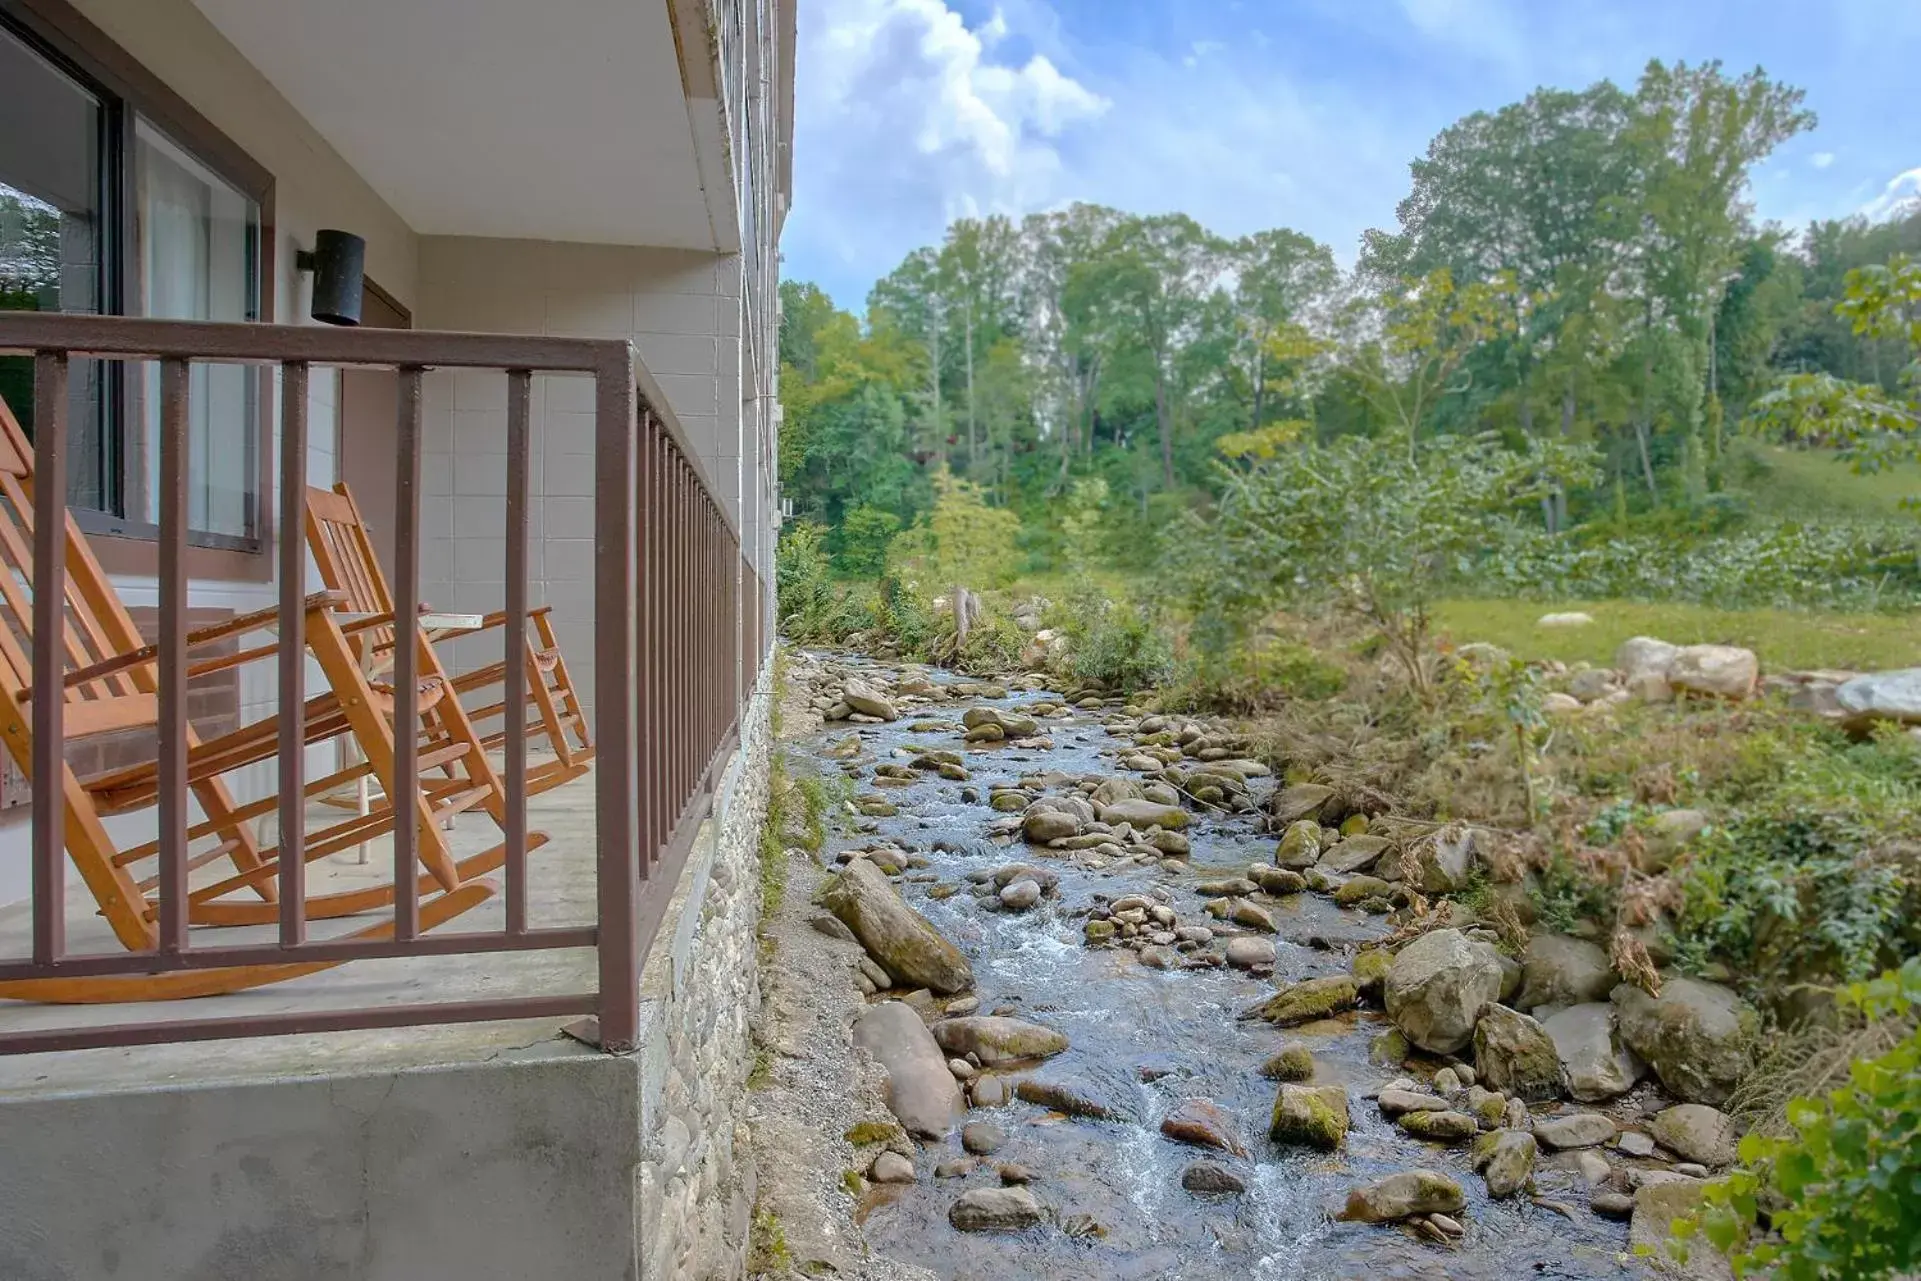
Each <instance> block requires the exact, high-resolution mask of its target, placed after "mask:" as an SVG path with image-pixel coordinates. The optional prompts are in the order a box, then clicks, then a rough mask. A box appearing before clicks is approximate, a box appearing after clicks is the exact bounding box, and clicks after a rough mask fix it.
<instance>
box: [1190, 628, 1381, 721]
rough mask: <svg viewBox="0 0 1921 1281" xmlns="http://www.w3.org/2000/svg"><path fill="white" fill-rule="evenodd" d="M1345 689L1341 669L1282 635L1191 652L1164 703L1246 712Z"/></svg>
mask: <svg viewBox="0 0 1921 1281" xmlns="http://www.w3.org/2000/svg"><path fill="white" fill-rule="evenodd" d="M1346 688H1347V671H1346V670H1345V669H1344V668H1342V667H1341V666H1339V665H1338V664H1336V663H1333V662H1330V661H1329V660H1327V659H1326V658H1323V657H1322V656H1321V654H1320V653H1319V651H1317V650H1316V649H1314V648H1313V647H1312V646H1311V645H1304V644H1302V643H1301V642H1300V641H1297V640H1294V639H1293V638H1292V637H1285V636H1283V637H1276V638H1274V639H1271V640H1268V641H1265V642H1260V643H1256V644H1250V645H1244V646H1236V647H1235V648H1233V649H1232V650H1229V651H1228V652H1227V653H1225V654H1198V655H1196V656H1195V657H1194V658H1193V659H1191V660H1190V661H1189V662H1188V663H1187V664H1186V665H1185V666H1184V668H1183V670H1182V672H1181V678H1180V681H1179V683H1178V684H1177V685H1176V686H1175V687H1174V688H1173V689H1172V690H1170V691H1169V693H1168V696H1167V698H1166V700H1165V701H1166V702H1167V703H1168V705H1169V706H1172V707H1178V708H1182V709H1192V710H1195V711H1202V710H1206V711H1215V712H1226V713H1249V712H1258V711H1264V710H1267V709H1270V708H1273V707H1277V706H1279V705H1280V704H1281V703H1283V702H1286V701H1289V700H1292V699H1305V700H1307V701H1308V702H1317V703H1318V702H1323V701H1325V700H1327V699H1330V698H1333V697H1334V696H1335V695H1336V694H1339V693H1340V692H1341V691H1342V690H1344V689H1346Z"/></svg>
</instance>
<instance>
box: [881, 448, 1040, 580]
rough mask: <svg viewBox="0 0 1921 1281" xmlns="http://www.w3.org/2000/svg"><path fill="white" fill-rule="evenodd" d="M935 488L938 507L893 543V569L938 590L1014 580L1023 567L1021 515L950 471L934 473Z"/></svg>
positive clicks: (890, 565)
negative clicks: (995, 504) (1018, 542)
mask: <svg viewBox="0 0 1921 1281" xmlns="http://www.w3.org/2000/svg"><path fill="white" fill-rule="evenodd" d="M934 488H935V490H936V491H937V492H938V494H939V497H938V498H937V499H936V500H935V503H934V510H933V511H932V512H930V513H929V514H928V515H927V516H926V517H924V518H923V519H922V520H921V521H919V522H917V523H916V524H915V526H914V527H913V528H912V529H909V530H906V531H905V532H903V533H902V534H901V535H900V536H899V537H897V538H895V539H894V541H893V542H892V543H891V544H890V545H889V546H888V549H887V568H888V572H889V573H890V574H893V575H895V576H897V577H900V578H902V579H904V580H907V581H909V582H919V583H920V584H921V585H922V586H923V587H924V588H926V589H928V590H932V591H945V590H947V589H948V588H949V587H951V586H953V585H954V584H956V583H958V584H960V585H961V586H963V587H966V588H969V589H970V590H973V591H981V590H984V589H986V588H990V587H999V586H1002V585H1004V584H1006V583H1008V582H1010V581H1011V580H1012V579H1013V577H1014V575H1015V574H1016V573H1017V572H1019V569H1020V560H1019V553H1018V549H1017V548H1016V545H1015V540H1016V538H1017V537H1018V535H1019V534H1020V528H1021V522H1020V517H1019V516H1018V515H1016V514H1015V513H1014V512H1011V511H1009V510H1007V509H1006V508H1004V507H990V506H988V505H987V500H986V498H985V496H984V495H983V493H982V491H981V488H980V486H979V485H976V484H973V483H972V482H970V481H965V480H959V479H956V478H955V477H954V476H952V475H951V474H949V473H947V472H945V471H942V472H940V473H938V474H937V475H936V476H935V477H934Z"/></svg>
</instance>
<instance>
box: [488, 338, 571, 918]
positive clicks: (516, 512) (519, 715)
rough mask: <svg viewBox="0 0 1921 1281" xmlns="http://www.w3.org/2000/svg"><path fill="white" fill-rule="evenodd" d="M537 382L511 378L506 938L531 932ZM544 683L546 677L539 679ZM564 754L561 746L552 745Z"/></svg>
mask: <svg viewBox="0 0 1921 1281" xmlns="http://www.w3.org/2000/svg"><path fill="white" fill-rule="evenodd" d="M532 386H533V376H532V375H531V374H530V373H529V372H528V371H527V370H525V369H512V370H509V371H508V372H507V625H506V643H505V648H506V667H505V668H504V669H503V673H502V679H501V686H502V689H501V702H502V704H503V705H504V706H505V707H506V709H507V740H506V744H505V747H506V761H505V764H506V772H507V778H506V783H507V932H508V933H509V934H524V933H526V932H527V677H528V673H527V655H528V648H527V491H528V486H529V470H530V469H529V467H528V460H529V457H530V454H531V449H530V440H529V433H530V424H529V422H528V418H529V416H530V413H531V406H530V400H531V391H532ZM535 679H536V680H545V679H546V678H545V677H544V676H539V675H536V676H535ZM553 746H554V747H555V748H559V747H560V744H559V743H555V744H553Z"/></svg>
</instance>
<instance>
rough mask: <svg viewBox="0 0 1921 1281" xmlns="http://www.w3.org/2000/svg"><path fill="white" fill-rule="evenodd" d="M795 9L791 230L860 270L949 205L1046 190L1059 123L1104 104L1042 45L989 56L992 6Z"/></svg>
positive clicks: (814, 248) (1055, 161) (883, 260)
mask: <svg viewBox="0 0 1921 1281" xmlns="http://www.w3.org/2000/svg"><path fill="white" fill-rule="evenodd" d="M800 21H801V27H800V47H799V50H798V54H799V74H798V77H797V84H796V93H797V97H798V102H797V111H798V114H799V121H800V137H799V138H798V139H797V140H796V158H795V163H796V168H797V183H798V185H799V186H800V188H801V190H800V191H798V192H797V193H796V197H795V205H796V209H795V216H794V222H793V224H792V226H791V227H790V243H791V244H792V245H793V247H794V248H796V249H797V250H799V251H801V252H803V253H805V254H807V256H808V257H810V258H814V257H820V256H824V257H826V258H829V259H831V260H837V261H839V262H840V263H842V264H845V265H847V266H849V267H852V266H854V265H855V264H858V266H859V269H860V270H859V274H862V275H865V276H866V277H868V278H870V279H871V278H872V276H873V275H875V274H878V273H879V272H882V271H886V270H888V269H889V268H890V267H891V266H892V265H893V263H894V262H896V261H898V260H899V258H900V257H901V256H902V255H903V254H905V253H906V251H907V250H908V249H911V248H912V247H913V246H915V245H917V244H922V243H926V242H927V241H929V240H932V239H935V238H936V237H938V235H939V232H940V229H941V227H942V226H944V225H945V224H946V222H947V221H948V220H949V219H951V218H953V217H956V216H960V215H966V214H977V213H982V212H996V211H1007V212H1015V211H1020V210H1024V209H1028V208H1032V207H1035V206H1036V204H1038V203H1042V202H1046V201H1048V200H1050V199H1052V198H1053V195H1054V192H1055V191H1056V187H1057V182H1058V177H1059V173H1060V170H1061V156H1060V151H1059V140H1060V138H1061V136H1062V135H1063V134H1064V133H1066V132H1068V131H1070V130H1072V129H1074V128H1075V127H1076V126H1079V125H1083V124H1085V123H1087V122H1089V121H1093V120H1095V119H1097V118H1098V117H1100V116H1101V115H1102V114H1103V113H1104V112H1105V111H1107V109H1108V106H1109V104H1108V102H1107V100H1106V99H1104V98H1103V97H1101V96H1100V95H1099V94H1098V93H1095V92H1094V91H1093V90H1091V89H1089V88H1088V87H1087V86H1085V85H1083V84H1082V83H1081V82H1080V81H1078V80H1076V79H1075V78H1074V77H1072V76H1070V75H1068V74H1065V73H1063V72H1062V71H1061V69H1060V68H1059V67H1058V66H1056V65H1055V63H1054V62H1053V61H1052V60H1050V59H1049V58H1048V57H1047V56H1046V55H1044V54H1041V53H1034V54H1032V55H1031V56H1029V57H1028V58H1027V59H1026V61H1025V62H1021V63H1018V64H1013V63H1007V62H997V61H993V60H991V59H990V57H989V56H988V55H989V51H990V49H992V48H993V47H994V46H997V45H999V44H1000V43H1001V42H1003V41H1005V40H1006V39H1007V38H1008V36H1009V34H1010V30H1009V28H1010V23H1009V20H1008V18H1007V17H1006V16H1005V14H1004V13H1003V12H1002V11H1000V10H996V11H995V13H994V15H993V16H992V17H991V18H989V19H987V20H986V21H984V22H982V23H981V24H980V25H979V26H978V27H976V28H971V29H970V28H969V27H968V25H967V23H966V21H965V20H964V19H963V18H962V17H961V15H960V14H959V13H957V12H955V11H954V10H953V9H951V8H949V7H948V5H947V3H946V2H945V0H815V2H813V3H809V4H807V5H805V6H803V7H802V10H801V20H800ZM809 266H810V268H811V269H814V270H819V269H820V264H817V263H811V262H810V264H809ZM822 274H826V273H825V272H823V273H822ZM841 301H842V302H843V303H845V304H847V305H857V304H858V302H859V300H858V299H855V298H846V299H842V300H841Z"/></svg>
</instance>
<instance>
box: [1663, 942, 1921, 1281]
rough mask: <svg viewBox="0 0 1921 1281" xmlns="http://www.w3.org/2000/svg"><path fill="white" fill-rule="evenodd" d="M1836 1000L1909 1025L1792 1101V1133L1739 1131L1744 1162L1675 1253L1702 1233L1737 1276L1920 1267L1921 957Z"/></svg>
mask: <svg viewBox="0 0 1921 1281" xmlns="http://www.w3.org/2000/svg"><path fill="white" fill-rule="evenodd" d="M1843 999H1844V1002H1845V1004H1847V1005H1849V1006H1851V1007H1854V1008H1855V1009H1858V1010H1860V1011H1861V1012H1862V1013H1863V1014H1864V1015H1866V1016H1867V1017H1868V1018H1871V1019H1878V1020H1902V1021H1905V1022H1906V1023H1907V1024H1908V1026H1909V1027H1910V1028H1911V1029H1912V1030H1910V1031H1909V1032H1908V1034H1907V1035H1906V1036H1905V1038H1903V1039H1902V1040H1901V1041H1899V1042H1898V1043H1897V1044H1896V1045H1895V1046H1894V1048H1893V1049H1891V1050H1889V1051H1887V1052H1886V1053H1884V1054H1881V1055H1878V1056H1875V1057H1873V1058H1867V1059H1861V1060H1857V1061H1856V1062H1855V1063H1854V1064H1853V1066H1852V1068H1851V1069H1850V1071H1849V1080H1848V1083H1847V1084H1846V1085H1845V1086H1843V1087H1842V1088H1840V1089H1838V1090H1834V1091H1831V1092H1830V1093H1828V1094H1827V1095H1826V1096H1825V1097H1824V1098H1820V1099H1799V1100H1796V1101H1795V1102H1794V1103H1792V1104H1790V1105H1789V1108H1788V1122H1789V1124H1790V1125H1791V1126H1792V1127H1793V1129H1794V1133H1793V1135H1792V1136H1789V1137H1785V1138H1776V1137H1770V1136H1767V1135H1764V1134H1758V1133H1756V1134H1749V1135H1748V1136H1747V1137H1746V1138H1744V1139H1742V1140H1741V1148H1740V1156H1741V1161H1742V1164H1743V1167H1744V1168H1742V1169H1739V1170H1737V1171H1735V1172H1734V1173H1733V1174H1731V1175H1729V1176H1728V1177H1727V1178H1725V1179H1721V1180H1717V1181H1716V1182H1714V1183H1711V1184H1709V1185H1708V1187H1707V1190H1706V1194H1705V1199H1706V1205H1705V1207H1704V1208H1703V1210H1702V1211H1701V1213H1700V1214H1699V1215H1698V1216H1696V1217H1694V1218H1691V1219H1682V1220H1679V1221H1677V1223H1676V1224H1675V1234H1676V1236H1677V1237H1678V1238H1679V1241H1678V1242H1676V1243H1675V1244H1674V1245H1673V1246H1672V1247H1671V1248H1672V1249H1673V1251H1674V1253H1675V1254H1677V1255H1678V1256H1680V1257H1682V1258H1683V1259H1685V1258H1686V1256H1687V1254H1688V1253H1689V1247H1690V1243H1692V1242H1693V1241H1694V1240H1695V1239H1696V1238H1697V1237H1698V1238H1700V1239H1701V1240H1703V1241H1705V1243H1706V1244H1707V1245H1708V1246H1710V1247H1711V1248H1713V1249H1714V1250H1717V1251H1719V1252H1720V1253H1721V1254H1723V1255H1725V1256H1726V1257H1727V1258H1728V1259H1729V1261H1730V1262H1731V1263H1732V1264H1733V1266H1734V1270H1735V1272H1736V1273H1737V1274H1738V1275H1740V1276H1749V1275H1754V1274H1757V1273H1761V1272H1766V1273H1767V1274H1768V1275H1770V1276H1775V1277H1780V1278H1782V1279H1783V1281H1841V1279H1844V1278H1845V1279H1846V1281H1876V1279H1877V1278H1888V1277H1897V1276H1911V1275H1913V1273H1914V1271H1915V1269H1917V1268H1921V1230H1918V1229H1917V1225H1921V1141H1917V1136H1921V1027H1915V1026H1914V1024H1915V1019H1916V1014H1917V1011H1921V959H1915V960H1910V961H1909V962H1908V963H1907V964H1906V965H1904V966H1902V967H1901V969H1900V970H1899V971H1891V972H1889V973H1886V974H1884V975H1882V976H1881V977H1880V978H1879V979H1876V980H1875V981H1873V982H1871V983H1863V984H1859V985H1857V986H1855V987H1853V988H1851V989H1849V990H1848V991H1847V992H1846V993H1844V994H1843Z"/></svg>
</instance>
